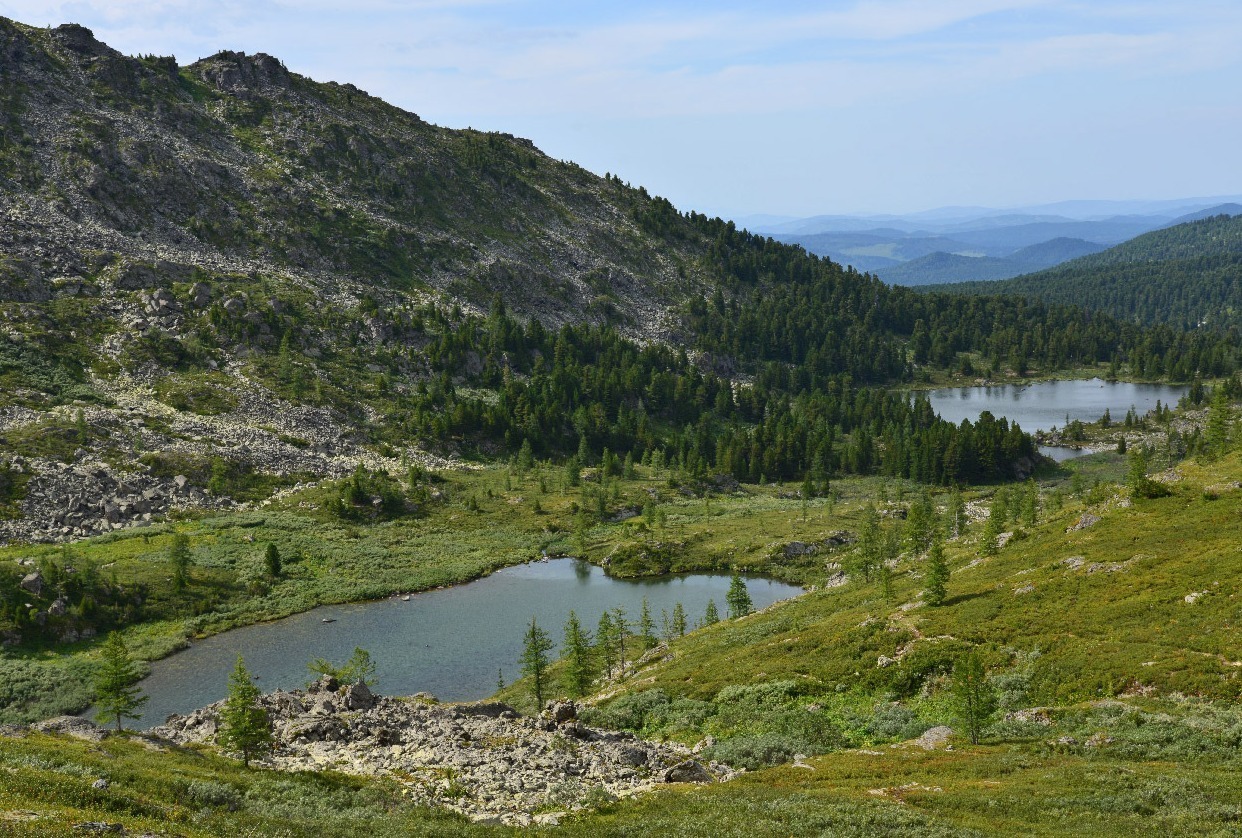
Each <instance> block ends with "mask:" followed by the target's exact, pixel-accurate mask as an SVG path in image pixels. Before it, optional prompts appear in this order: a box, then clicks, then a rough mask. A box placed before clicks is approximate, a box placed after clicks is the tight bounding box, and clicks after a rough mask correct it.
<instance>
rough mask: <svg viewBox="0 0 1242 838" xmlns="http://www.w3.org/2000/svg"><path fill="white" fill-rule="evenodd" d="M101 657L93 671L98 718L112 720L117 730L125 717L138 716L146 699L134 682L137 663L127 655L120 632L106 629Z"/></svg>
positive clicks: (140, 715) (121, 726)
mask: <svg viewBox="0 0 1242 838" xmlns="http://www.w3.org/2000/svg"><path fill="white" fill-rule="evenodd" d="M101 652H102V653H103V660H102V661H101V662H100V666H99V669H98V671H97V672H96V673H95V704H96V705H97V706H98V707H99V714H98V718H99V721H101V722H103V723H104V724H107V723H108V722H112V721H115V722H116V729H117V732H118V733H120V732H121V730H122V729H124V721H125V719H140V718H142V714H141V713H140V712H138V711H139V710H141V709H142V707H143V706H144V705H145V704H146V703H147V696H145V695H142V690H141V689H139V687H138V686H137V685H136V684H135V682H136V681H137V680H138V678H139V675H140V673H139V671H138V664H137V663H136V662H135V661H134V659H133V658H132V657H130V654H129V649H128V648H127V647H126V646H125V640H124V639H123V638H122V637H121V634H120V632H116V631H114V632H110V633H109V634H108V639H107V640H105V641H104V644H103V647H102V648H101Z"/></svg>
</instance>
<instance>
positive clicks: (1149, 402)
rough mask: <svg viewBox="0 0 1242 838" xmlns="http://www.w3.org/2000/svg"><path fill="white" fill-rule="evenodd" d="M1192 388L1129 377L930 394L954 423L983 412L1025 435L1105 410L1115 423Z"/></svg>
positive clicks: (1050, 452)
mask: <svg viewBox="0 0 1242 838" xmlns="http://www.w3.org/2000/svg"><path fill="white" fill-rule="evenodd" d="M1187 390H1189V388H1188V387H1184V386H1179V385H1172V384H1131V383H1129V382H1125V381H1103V380H1101V379H1099V378H1092V379H1090V380H1087V381H1081V380H1080V381H1039V382H1034V383H1031V384H999V385H995V386H990V387H947V388H945V389H943V390H932V391H930V392H929V393H928V394H927V397H928V400H929V401H930V402H931V406H932V409H933V410H935V411H936V413H938V414H940V416H941V418H943V419H946V420H948V421H949V422H952V423H954V424H955V425H956V424H959V423H961V421H962V420H963V419H969V420H970V421H972V422H973V421H975V420H976V419H978V418H979V414H980V413H982V412H983V411H985V410H988V411H991V413H992V415H993V416H995V417H996V418H997V419H1000V418H1001V417H1004V418H1006V419H1008V420H1009V421H1010V422H1017V423H1018V424H1019V425H1021V426H1022V430H1024V431H1026V432H1027V433H1034V432H1035V431H1048V430H1051V429H1052V428H1054V427H1057V428H1064V427H1065V425H1066V424H1067V423H1068V422H1072V421H1074V420H1078V421H1080V422H1095V421H1096V420H1098V419H1099V418H1100V417H1101V416H1103V415H1104V411H1105V410H1107V411H1108V412H1109V414H1110V415H1111V416H1112V418H1113V419H1114V420H1115V421H1118V422H1120V421H1121V420H1123V419H1124V418H1125V415H1126V411H1128V410H1129V409H1130V408H1131V407H1133V408H1134V409H1135V412H1136V413H1138V415H1139V416H1142V415H1143V414H1145V413H1147V412H1148V411H1150V410H1152V409H1154V408H1155V407H1156V402H1157V401H1159V402H1161V403H1163V404H1166V405H1167V404H1173V405H1176V404H1177V402H1178V400H1180V399H1181V397H1182V396H1184V395H1186V392H1187ZM1040 451H1041V452H1042V453H1044V454H1045V455H1047V456H1050V457H1051V458H1052V459H1054V460H1056V461H1057V462H1063V461H1065V460H1069V459H1072V458H1074V457H1081V456H1083V455H1085V454H1090V453H1091V452H1090V451H1086V450H1079V449H1073V448H1058V447H1053V446H1044V447H1041V448H1040Z"/></svg>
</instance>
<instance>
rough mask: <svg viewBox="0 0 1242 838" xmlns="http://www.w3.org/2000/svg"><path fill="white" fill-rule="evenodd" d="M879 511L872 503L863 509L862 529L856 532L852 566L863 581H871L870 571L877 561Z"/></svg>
mask: <svg viewBox="0 0 1242 838" xmlns="http://www.w3.org/2000/svg"><path fill="white" fill-rule="evenodd" d="M882 538H883V533H882V532H881V531H880V513H879V512H877V511H876V508H875V506H874V505H873V504H867V508H866V509H864V510H863V520H862V529H861V530H860V531H859V533H858V547H857V548H856V549H855V551H854V566H855V569H856V571H857V572H858V573H861V574H862V577H863V579H864V580H865V581H868V582H870V581H871V572H872V571H873V570H875V566H876V562H877V561H879V554H880V549H881V539H882Z"/></svg>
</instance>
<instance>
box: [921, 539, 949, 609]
mask: <svg viewBox="0 0 1242 838" xmlns="http://www.w3.org/2000/svg"><path fill="white" fill-rule="evenodd" d="M948 582H949V565H948V562H946V561H945V558H944V545H943V544H941V543H940V539H936V540H935V541H933V542H932V546H931V549H930V550H928V551H927V587H926V589H925V590H924V591H923V601H924V602H926V603H927V604H928V605H932V606H938V605H943V604H944V600H945V597H946V596H948V587H947V586H948Z"/></svg>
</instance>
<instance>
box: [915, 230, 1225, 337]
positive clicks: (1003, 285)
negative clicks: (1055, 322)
mask: <svg viewBox="0 0 1242 838" xmlns="http://www.w3.org/2000/svg"><path fill="white" fill-rule="evenodd" d="M938 290H943V291H950V292H953V293H968V294H1022V295H1024V296H1027V297H1033V298H1036V299H1039V300H1043V301H1046V302H1052V303H1065V304H1075V305H1081V306H1084V307H1087V308H1091V309H1094V310H1097V311H1101V312H1106V313H1108V314H1110V315H1112V316H1113V317H1116V318H1118V319H1121V320H1127V321H1130V322H1134V323H1167V324H1170V325H1173V326H1176V327H1178V328H1184V329H1196V328H1211V329H1220V330H1229V329H1236V328H1238V327H1239V325H1242V320H1240V319H1239V317H1240V312H1242V216H1228V215H1217V216H1213V217H1211V218H1205V219H1202V220H1199V221H1191V222H1188V223H1185V224H1179V225H1176V226H1174V227H1168V228H1166V229H1163V230H1156V231H1154V232H1151V233H1146V234H1144V235H1141V236H1138V237H1137V238H1135V239H1132V240H1130V241H1128V242H1124V243H1123V244H1119V245H1117V246H1116V247H1113V248H1110V249H1108V250H1106V251H1103V252H1101V253H1096V254H1093V255H1090V256H1084V257H1082V258H1080V259H1075V260H1073V261H1070V262H1066V263H1065V264H1062V265H1058V266H1057V267H1055V268H1052V269H1049V270H1046V271H1041V272H1039V273H1034V274H1029V275H1026V276H1020V277H1015V278H1014V279H1010V280H1005V281H1003V282H1000V283H987V284H982V283H957V284H953V285H943V286H939V288H938Z"/></svg>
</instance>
